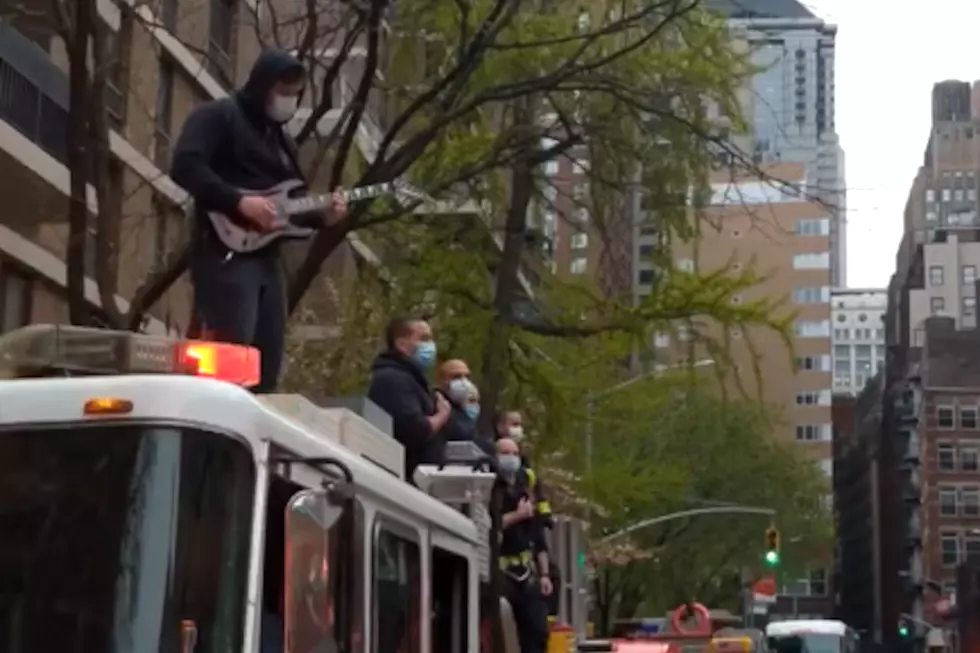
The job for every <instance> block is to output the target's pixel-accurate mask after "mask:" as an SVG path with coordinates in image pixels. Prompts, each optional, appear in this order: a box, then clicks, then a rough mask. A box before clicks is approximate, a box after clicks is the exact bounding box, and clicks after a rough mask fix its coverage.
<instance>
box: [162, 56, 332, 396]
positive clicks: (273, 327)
mask: <svg viewBox="0 0 980 653" xmlns="http://www.w3.org/2000/svg"><path fill="white" fill-rule="evenodd" d="M304 81H305V71H304V69H303V66H302V64H301V63H300V62H299V61H298V60H297V59H296V58H295V57H293V56H291V55H289V54H286V53H284V52H279V51H267V52H264V53H263V54H261V55H260V56H259V58H258V59H257V60H256V62H255V64H254V66H253V67H252V71H251V74H250V75H249V78H248V81H247V82H246V83H245V86H244V87H242V88H241V90H239V91H237V92H236V93H234V94H233V95H232V96H231V97H227V98H223V99H220V100H214V101H211V102H207V103H205V104H202V105H200V106H199V107H197V108H196V109H195V110H194V111H193V112H192V113H191V115H190V116H189V117H188V118H187V121H186V122H185V123H184V127H183V129H182V130H181V133H180V136H179V137H178V139H177V143H176V145H175V146H174V151H173V162H172V165H171V171H170V175H171V177H172V178H173V180H174V181H175V182H176V183H177V184H178V185H180V186H182V187H183V188H184V189H185V190H186V191H187V192H188V194H189V195H190V196H191V197H192V198H193V199H194V205H195V220H194V235H193V244H192V254H191V264H190V274H191V284H192V286H193V288H194V314H195V318H196V320H197V321H198V322H199V324H200V326H201V329H202V331H203V332H205V333H206V334H207V337H209V338H214V339H216V340H222V341H225V342H234V343H239V344H246V345H251V346H254V347H256V348H257V349H258V350H259V351H260V352H261V359H262V375H261V381H260V383H259V385H258V386H257V387H256V388H255V391H256V392H272V391H273V390H274V389H275V386H276V383H277V382H278V379H279V373H280V369H281V367H282V357H283V350H284V346H285V336H286V317H287V316H286V313H287V305H286V301H287V299H286V290H285V274H284V270H283V266H282V262H281V260H280V257H279V251H278V249H279V248H278V246H277V245H276V244H270V245H269V246H268V247H266V248H264V249H261V250H259V251H257V252H250V253H240V252H234V251H232V250H230V249H229V248H228V247H227V246H225V245H224V244H222V242H221V241H220V239H219V238H218V237H217V235H216V234H215V232H214V228H213V227H212V225H211V224H210V221H209V219H208V218H207V213H208V212H209V211H212V212H219V213H222V214H224V215H225V216H228V217H229V218H230V219H231V220H233V221H234V222H236V223H239V224H241V225H247V226H248V227H249V228H250V229H255V230H259V231H268V230H269V229H270V228H271V225H272V224H273V221H274V220H275V219H276V207H275V205H274V204H273V202H272V201H271V200H270V199H268V198H266V197H262V196H259V195H254V194H249V193H248V192H246V191H243V190H241V189H250V190H252V191H256V192H259V191H263V190H266V189H269V188H272V187H273V186H276V185H277V184H280V183H281V182H284V181H288V180H290V179H302V178H303V174H302V172H301V169H300V166H299V161H298V153H297V148H296V144H295V143H294V142H293V141H292V139H291V138H290V137H289V136H288V134H286V132H285V130H284V126H285V124H286V123H287V122H289V120H290V119H292V117H293V115H294V114H295V113H296V109H297V107H298V105H299V98H300V95H301V94H302V92H303V87H304ZM346 215H347V201H346V199H345V198H344V195H343V194H342V193H340V192H339V191H338V192H335V193H334V195H333V198H332V203H331V206H330V208H329V209H328V210H327V211H325V212H323V214H322V215H321V216H319V217H318V220H317V221H318V222H319V223H320V224H322V225H325V226H330V225H333V224H336V223H337V222H339V221H341V220H343V219H344V218H345V217H346Z"/></svg>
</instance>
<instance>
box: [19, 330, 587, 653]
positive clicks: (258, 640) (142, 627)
mask: <svg viewBox="0 0 980 653" xmlns="http://www.w3.org/2000/svg"><path fill="white" fill-rule="evenodd" d="M0 370H2V372H0V373H2V374H3V377H2V378H3V380H0V650H2V651H5V652H6V653H27V652H32V653H33V652H37V651H62V652H64V653H170V652H180V653H259V651H260V650H261V648H262V645H263V642H269V643H270V644H272V643H273V640H276V639H278V640H279V641H280V642H281V644H280V646H282V647H283V648H282V649H281V650H285V651H288V652H289V653H313V652H317V653H320V652H323V653H334V652H336V653H478V652H479V651H481V649H482V650H484V651H486V641H485V636H484V630H485V629H483V628H481V619H480V612H481V596H480V587H481V577H482V578H484V579H485V578H486V574H487V571H488V565H489V556H488V547H487V542H488V538H487V532H486V526H487V522H488V518H487V517H486V515H487V512H486V502H487V500H488V497H489V490H490V488H491V486H492V484H493V479H494V477H493V475H492V474H490V473H488V472H486V471H482V470H480V469H479V466H478V465H477V464H472V465H471V464H470V463H471V462H473V461H472V460H464V458H465V454H466V452H463V453H462V454H460V455H459V456H458V458H459V459H458V460H457V462H459V463H461V464H458V465H448V466H445V467H443V468H436V467H423V468H421V469H420V470H419V472H418V473H417V474H416V478H415V481H416V485H417V486H418V487H413V486H412V485H410V484H409V483H407V482H405V480H404V479H403V478H402V469H403V452H402V450H401V447H400V446H399V445H398V444H397V443H396V442H395V441H394V440H393V439H392V438H391V437H390V436H388V435H386V434H385V433H384V432H383V431H382V430H381V429H379V428H377V427H376V426H374V425H373V424H372V423H371V422H369V421H368V420H366V419H364V418H363V417H361V416H360V415H358V414H357V413H355V412H353V411H351V410H347V409H343V408H332V409H330V408H321V407H318V406H316V405H314V404H312V403H310V402H309V401H307V400H305V399H304V398H302V397H300V396H298V395H270V396H266V397H261V398H260V397H257V396H256V395H253V394H252V393H250V392H248V391H247V390H246V389H245V387H247V386H249V385H254V384H255V383H256V382H257V375H258V353H257V352H256V351H255V350H253V349H249V348H246V347H239V346H234V345H228V344H224V343H209V342H200V341H175V340H171V339H165V338H158V337H153V336H145V335H140V334H131V333H122V332H112V331H105V330H97V329H84V328H77V327H64V326H48V325H38V326H30V327H26V328H24V329H20V330H17V331H14V332H12V333H9V334H7V335H5V336H4V337H2V338H0ZM462 463H465V464H462ZM572 541H574V538H572V539H569V538H567V537H563V540H562V543H561V545H560V546H559V547H558V548H559V549H564V550H565V551H564V553H563V554H562V555H563V557H564V559H567V560H574V559H576V558H578V551H577V550H576V546H575V545H574V544H573V545H571V546H570V545H569V542H572ZM562 571H563V573H566V574H568V573H569V571H568V570H565V569H562ZM568 577H569V576H566V578H568ZM581 594H582V592H581V588H580V587H576V586H573V587H571V588H570V591H569V592H568V593H567V594H566V595H564V596H563V597H562V610H563V611H564V612H565V613H566V614H567V615H569V618H570V617H572V616H574V618H575V620H576V621H580V622H581V621H583V620H584V609H583V607H582V605H583V603H584V597H582V596H581ZM503 612H504V613H505V614H504V623H505V628H504V629H503V630H504V633H505V636H504V641H505V644H506V646H505V650H508V651H516V643H515V641H514V636H513V632H512V621H511V619H509V618H508V615H507V614H506V606H505V605H504V610H503ZM583 625H584V623H583Z"/></svg>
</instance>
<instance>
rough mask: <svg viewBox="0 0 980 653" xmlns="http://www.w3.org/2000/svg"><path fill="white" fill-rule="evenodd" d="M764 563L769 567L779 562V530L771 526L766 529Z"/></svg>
mask: <svg viewBox="0 0 980 653" xmlns="http://www.w3.org/2000/svg"><path fill="white" fill-rule="evenodd" d="M766 564H767V565H769V566H770V567H775V566H776V565H778V564H779V531H778V530H776V529H775V528H773V527H772V526H770V527H769V528H768V529H766Z"/></svg>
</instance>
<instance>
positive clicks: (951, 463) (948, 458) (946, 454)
mask: <svg viewBox="0 0 980 653" xmlns="http://www.w3.org/2000/svg"><path fill="white" fill-rule="evenodd" d="M936 453H937V456H936V457H937V458H938V460H939V470H940V471H943V472H955V471H956V448H955V447H953V445H951V444H941V445H939V446H938V447H937V448H936Z"/></svg>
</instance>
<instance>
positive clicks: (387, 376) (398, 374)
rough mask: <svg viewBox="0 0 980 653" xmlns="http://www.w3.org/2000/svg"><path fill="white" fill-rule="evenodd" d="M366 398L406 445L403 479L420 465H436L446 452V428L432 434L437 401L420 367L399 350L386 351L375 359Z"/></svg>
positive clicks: (410, 475)
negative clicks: (377, 408) (384, 415)
mask: <svg viewBox="0 0 980 653" xmlns="http://www.w3.org/2000/svg"><path fill="white" fill-rule="evenodd" d="M368 399H370V400H371V401H373V402H374V403H376V404H377V405H378V406H380V407H381V408H382V409H383V410H384V411H385V412H386V413H388V415H390V416H391V424H392V428H393V430H394V432H395V439H396V440H398V441H399V442H400V443H401V445H402V446H403V447H405V479H406V480H407V481H409V482H414V481H412V474H414V473H415V468H416V467H418V466H419V465H438V464H440V463H442V462H443V457H444V455H445V451H446V436H445V433H444V431H445V428H443V432H439V433H433V432H432V425H431V424H430V423H429V419H428V418H429V417H431V416H432V415H435V412H436V402H435V398H434V397H433V395H432V391H431V389H430V388H429V381H428V380H427V379H426V378H425V374H423V373H422V370H421V368H419V366H418V365H416V364H415V363H414V362H412V361H411V360H409V359H408V358H405V357H404V356H402V355H401V354H400V353H398V352H391V351H386V352H382V353H381V354H379V355H378V357H377V358H376V359H374V364H373V365H372V366H371V383H370V385H369V386H368Z"/></svg>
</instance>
